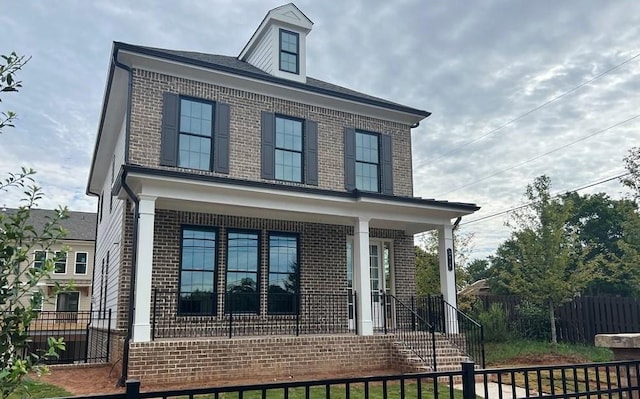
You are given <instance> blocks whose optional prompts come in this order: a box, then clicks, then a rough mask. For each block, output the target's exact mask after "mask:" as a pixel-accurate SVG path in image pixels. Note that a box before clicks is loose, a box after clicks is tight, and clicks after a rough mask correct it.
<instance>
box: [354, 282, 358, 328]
mask: <svg viewBox="0 0 640 399" xmlns="http://www.w3.org/2000/svg"><path fill="white" fill-rule="evenodd" d="M353 323H354V324H355V327H356V335H358V293H357V292H356V290H353Z"/></svg>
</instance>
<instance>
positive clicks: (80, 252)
mask: <svg viewBox="0 0 640 399" xmlns="http://www.w3.org/2000/svg"><path fill="white" fill-rule="evenodd" d="M74 253H75V256H74V260H73V275H74V276H86V275H87V273H88V272H89V252H87V251H76V252H74ZM78 254H85V255H87V257H86V258H85V267H84V273H77V272H76V270H77V264H78Z"/></svg>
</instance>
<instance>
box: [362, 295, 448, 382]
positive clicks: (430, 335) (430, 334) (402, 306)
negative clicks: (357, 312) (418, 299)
mask: <svg viewBox="0 0 640 399" xmlns="http://www.w3.org/2000/svg"><path fill="white" fill-rule="evenodd" d="M371 309H372V319H373V326H374V331H377V332H381V333H384V334H387V333H393V334H394V335H395V337H396V338H397V340H398V341H399V343H401V344H403V345H405V346H406V347H407V349H409V350H411V352H412V353H413V354H414V355H416V356H417V357H419V358H420V359H422V361H424V362H425V363H427V364H429V365H431V367H433V370H436V369H437V359H436V336H435V330H434V327H433V325H432V324H431V323H430V322H429V321H428V320H427V319H425V318H424V317H423V316H421V315H420V314H419V313H417V312H416V311H415V308H414V307H412V305H411V304H408V303H405V302H404V301H402V300H400V299H398V298H397V297H395V296H394V295H391V294H385V293H384V292H380V293H377V292H372V293H371Z"/></svg>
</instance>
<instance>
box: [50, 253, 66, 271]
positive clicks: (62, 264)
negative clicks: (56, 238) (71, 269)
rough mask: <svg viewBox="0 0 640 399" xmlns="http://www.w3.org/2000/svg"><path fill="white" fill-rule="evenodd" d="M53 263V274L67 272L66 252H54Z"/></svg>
mask: <svg viewBox="0 0 640 399" xmlns="http://www.w3.org/2000/svg"><path fill="white" fill-rule="evenodd" d="M53 265H54V269H53V273H54V274H65V273H66V272H67V253H66V252H62V251H59V252H56V257H55V259H54V262H53Z"/></svg>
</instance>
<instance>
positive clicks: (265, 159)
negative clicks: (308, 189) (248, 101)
mask: <svg viewBox="0 0 640 399" xmlns="http://www.w3.org/2000/svg"><path fill="white" fill-rule="evenodd" d="M261 125H262V126H261V130H262V145H261V151H262V154H261V157H262V158H261V163H262V165H261V169H262V170H261V177H262V178H263V179H269V180H282V181H290V182H296V183H304V184H308V185H313V186H317V185H318V123H316V122H314V121H312V120H308V119H306V120H304V119H298V118H293V117H287V116H282V115H275V114H274V113H272V112H262V116H261Z"/></svg>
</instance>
